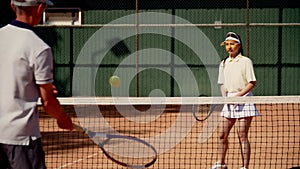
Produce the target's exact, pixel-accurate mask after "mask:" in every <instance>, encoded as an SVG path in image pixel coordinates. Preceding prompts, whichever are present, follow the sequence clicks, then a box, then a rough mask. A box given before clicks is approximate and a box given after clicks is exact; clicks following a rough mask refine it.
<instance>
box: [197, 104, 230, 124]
mask: <svg viewBox="0 0 300 169" xmlns="http://www.w3.org/2000/svg"><path fill="white" fill-rule="evenodd" d="M223 106H224V105H223V104H211V105H210V106H209V105H200V106H198V107H197V108H196V106H195V105H193V108H192V109H193V110H192V111H193V116H194V118H195V119H196V120H197V121H205V120H207V119H208V118H209V117H210V116H211V114H212V113H213V112H215V111H218V112H221V110H222V108H223ZM205 112H208V113H205Z"/></svg>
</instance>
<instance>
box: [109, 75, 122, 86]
mask: <svg viewBox="0 0 300 169" xmlns="http://www.w3.org/2000/svg"><path fill="white" fill-rule="evenodd" d="M109 84H110V85H111V86H112V87H119V86H120V84H121V80H120V78H119V77H118V76H116V75H113V76H111V77H110V78H109Z"/></svg>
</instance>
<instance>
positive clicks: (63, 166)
mask: <svg viewBox="0 0 300 169" xmlns="http://www.w3.org/2000/svg"><path fill="white" fill-rule="evenodd" d="M99 152H102V151H99ZM99 152H97V153H94V154H92V155H89V156H87V157H86V158H81V159H77V160H75V161H72V162H70V163H67V164H64V165H62V166H60V167H58V168H56V169H61V168H66V167H68V166H71V165H74V164H76V163H79V162H81V161H83V160H86V159H89V158H92V157H94V156H96V155H98V154H99Z"/></svg>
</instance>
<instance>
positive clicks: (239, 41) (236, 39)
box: [224, 36, 241, 43]
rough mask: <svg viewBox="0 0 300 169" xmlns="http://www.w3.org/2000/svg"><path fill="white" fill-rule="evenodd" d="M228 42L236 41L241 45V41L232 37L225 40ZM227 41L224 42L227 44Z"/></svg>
mask: <svg viewBox="0 0 300 169" xmlns="http://www.w3.org/2000/svg"><path fill="white" fill-rule="evenodd" d="M228 40H234V41H236V42H237V43H241V41H240V40H239V39H237V38H234V37H231V36H229V37H227V38H226V39H225V41H228ZM225 41H224V42H225Z"/></svg>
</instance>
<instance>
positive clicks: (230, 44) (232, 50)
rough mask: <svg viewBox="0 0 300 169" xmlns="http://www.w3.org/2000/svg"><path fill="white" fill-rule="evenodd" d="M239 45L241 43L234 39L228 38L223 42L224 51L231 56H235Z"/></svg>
mask: <svg viewBox="0 0 300 169" xmlns="http://www.w3.org/2000/svg"><path fill="white" fill-rule="evenodd" d="M240 47H241V45H240V44H239V43H237V42H236V41H234V40H228V41H226V42H225V49H226V52H228V54H229V55H230V56H231V57H235V56H237V55H238V54H239V49H240Z"/></svg>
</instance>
